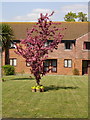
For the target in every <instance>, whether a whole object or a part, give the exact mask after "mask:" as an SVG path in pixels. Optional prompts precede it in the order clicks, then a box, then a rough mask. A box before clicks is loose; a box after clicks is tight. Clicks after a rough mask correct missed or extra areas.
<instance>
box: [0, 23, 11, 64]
mask: <svg viewBox="0 0 90 120" xmlns="http://www.w3.org/2000/svg"><path fill="white" fill-rule="evenodd" d="M0 29H1V30H2V33H1V36H2V51H5V65H7V64H9V48H10V40H12V38H13V31H12V29H11V27H10V26H9V25H8V24H4V23H3V24H1V25H0Z"/></svg>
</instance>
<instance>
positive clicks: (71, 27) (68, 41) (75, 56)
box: [3, 22, 90, 75]
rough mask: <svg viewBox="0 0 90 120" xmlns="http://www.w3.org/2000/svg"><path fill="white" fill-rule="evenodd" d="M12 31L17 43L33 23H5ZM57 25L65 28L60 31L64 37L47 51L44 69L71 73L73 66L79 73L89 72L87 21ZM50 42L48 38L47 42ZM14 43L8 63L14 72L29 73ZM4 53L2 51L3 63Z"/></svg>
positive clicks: (89, 41) (54, 72)
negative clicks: (55, 47) (50, 50)
mask: <svg viewBox="0 0 90 120" xmlns="http://www.w3.org/2000/svg"><path fill="white" fill-rule="evenodd" d="M7 24H9V25H10V26H11V27H12V29H13V31H14V40H13V41H14V42H17V43H19V40H20V39H24V38H25V37H26V29H27V28H28V29H30V28H32V26H33V25H34V24H35V23H28V22H27V23H24V22H22V23H20V22H16V23H13V22H12V23H7ZM58 27H61V28H62V27H63V28H65V27H66V28H67V29H66V30H64V31H62V32H61V33H62V34H64V38H63V40H62V42H61V44H59V46H58V49H57V50H54V52H50V53H49V57H48V59H47V60H46V63H45V64H44V69H45V70H48V68H52V69H51V71H50V72H49V74H58V75H72V74H73V72H72V71H73V70H74V68H77V69H78V70H79V73H80V75H83V74H89V71H90V56H89V54H90V40H89V32H88V27H89V23H88V22H62V24H61V25H58ZM50 42H52V40H49V41H48V43H47V44H49V43H50ZM14 51H15V46H14V44H11V48H10V51H9V52H10V65H14V66H15V70H16V73H22V72H25V73H30V67H29V65H28V64H27V63H26V62H25V59H24V58H22V57H21V56H19V55H17V54H16V53H15V52H14ZM4 59H5V55H4V53H3V65H4V61H5V60H4Z"/></svg>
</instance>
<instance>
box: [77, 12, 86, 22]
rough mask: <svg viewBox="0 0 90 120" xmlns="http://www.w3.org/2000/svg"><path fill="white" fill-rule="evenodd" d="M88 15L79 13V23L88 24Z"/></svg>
mask: <svg viewBox="0 0 90 120" xmlns="http://www.w3.org/2000/svg"><path fill="white" fill-rule="evenodd" d="M86 15H87V14H84V13H83V12H79V13H78V18H79V20H78V21H82V22H86V21H87V17H86Z"/></svg>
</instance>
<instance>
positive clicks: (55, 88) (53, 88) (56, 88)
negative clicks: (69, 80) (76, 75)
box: [45, 85, 78, 92]
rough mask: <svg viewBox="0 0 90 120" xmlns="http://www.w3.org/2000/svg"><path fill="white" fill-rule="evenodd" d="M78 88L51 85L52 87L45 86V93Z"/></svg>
mask: <svg viewBox="0 0 90 120" xmlns="http://www.w3.org/2000/svg"><path fill="white" fill-rule="evenodd" d="M77 88H78V87H72V86H70V87H64V86H55V85H50V86H45V92H47V91H49V90H59V89H65V90H68V89H77Z"/></svg>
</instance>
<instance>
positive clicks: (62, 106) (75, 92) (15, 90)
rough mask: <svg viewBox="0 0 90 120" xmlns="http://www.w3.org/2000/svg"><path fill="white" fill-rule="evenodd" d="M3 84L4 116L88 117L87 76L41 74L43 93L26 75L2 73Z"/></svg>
mask: <svg viewBox="0 0 90 120" xmlns="http://www.w3.org/2000/svg"><path fill="white" fill-rule="evenodd" d="M4 79H5V80H6V81H5V82H3V84H2V90H3V92H2V102H3V104H2V113H3V114H2V116H3V118H8V117H11V118H87V117H88V76H59V75H58V76H44V77H43V78H42V80H41V84H42V85H44V86H46V87H45V88H46V91H45V92H43V93H32V92H31V86H34V85H36V83H35V80H34V78H33V79H30V78H29V75H22V76H20V75H17V76H5V77H4Z"/></svg>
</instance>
